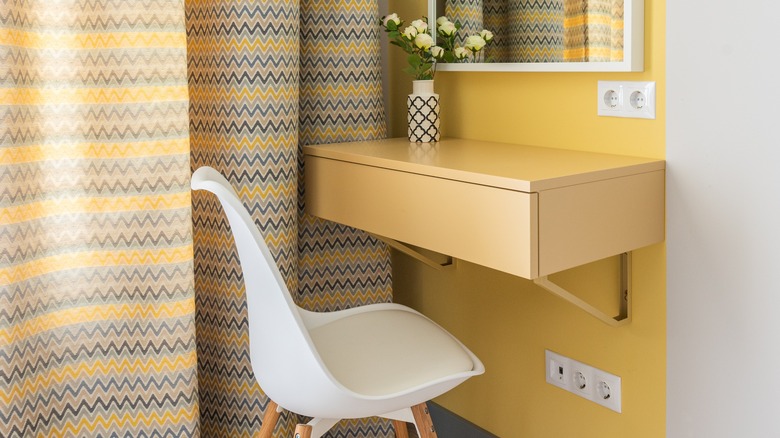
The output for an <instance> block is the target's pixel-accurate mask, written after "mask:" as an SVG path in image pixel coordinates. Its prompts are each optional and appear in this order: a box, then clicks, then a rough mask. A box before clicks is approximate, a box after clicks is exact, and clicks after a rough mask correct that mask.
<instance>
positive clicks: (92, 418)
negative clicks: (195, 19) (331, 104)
mask: <svg viewBox="0 0 780 438" xmlns="http://www.w3.org/2000/svg"><path fill="white" fill-rule="evenodd" d="M189 176H190V169H189V138H188V100H187V72H186V38H185V27H184V10H183V5H182V2H181V1H180V0H134V1H126V0H3V1H2V2H0V436H2V437H33V436H36V437H74V436H79V437H86V436H116V437H164V436H197V435H198V408H197V390H196V373H195V371H196V367H195V363H196V357H195V325H194V311H195V307H194V299H193V284H192V276H193V273H192V237H191V218H190V204H191V203H190V190H189Z"/></svg>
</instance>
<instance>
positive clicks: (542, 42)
mask: <svg viewBox="0 0 780 438" xmlns="http://www.w3.org/2000/svg"><path fill="white" fill-rule="evenodd" d="M563 1H564V0H446V7H445V11H446V13H447V16H448V17H449V18H450V19H451V20H453V21H460V22H461V24H463V28H462V29H461V32H462V33H463V32H465V34H474V33H478V32H479V31H481V30H482V29H488V30H491V31H492V32H493V34H494V35H495V40H494V42H493V44H491V45H490V46H489V47H487V49H486V52H485V58H486V59H488V60H489V61H490V62H560V61H563V48H564V41H563V23H564V16H563ZM465 23H468V25H466V24H465Z"/></svg>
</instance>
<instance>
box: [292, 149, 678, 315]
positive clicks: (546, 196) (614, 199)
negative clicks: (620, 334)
mask: <svg viewBox="0 0 780 438" xmlns="http://www.w3.org/2000/svg"><path fill="white" fill-rule="evenodd" d="M304 155H305V181H306V196H305V202H306V211H307V212H308V213H309V214H312V215H314V216H319V217H321V218H324V219H328V220H331V221H334V222H339V223H343V224H346V225H350V226H352V227H355V228H360V229H363V230H366V231H368V232H370V233H373V234H376V235H378V236H382V237H384V238H387V239H392V240H396V241H401V242H406V243H409V244H412V245H415V246H419V247H422V248H427V249H430V250H433V251H436V252H439V253H442V254H446V255H450V256H452V257H455V258H459V259H462V260H467V261H470V262H473V263H476V264H479V265H483V266H488V267H490V268H493V269H497V270H499V271H503V272H508V273H510V274H514V275H517V276H520V277H523V278H527V279H532V280H535V281H537V283H538V284H541V285H542V286H543V287H545V288H546V289H548V290H551V291H552V292H554V293H556V294H558V295H559V296H562V297H563V298H565V299H567V300H569V301H571V302H574V303H575V304H576V305H578V306H580V307H583V308H584V309H585V310H586V311H588V312H589V313H591V314H593V315H594V316H596V317H598V318H600V319H602V320H604V321H605V322H607V323H610V324H612V325H618V324H619V323H621V321H624V320H625V319H626V315H623V316H621V317H615V318H609V317H606V316H604V315H600V314H598V313H599V312H598V310H597V309H594V308H592V307H591V308H587V307H589V305H587V303H582V302H578V301H577V300H578V298H576V297H575V296H573V295H570V294H569V293H568V292H567V291H564V290H562V289H560V287H558V286H557V285H555V284H553V283H551V282H549V280H547V278H546V276H547V275H548V274H552V273H555V272H559V271H562V270H565V269H569V268H572V267H575V266H579V265H583V264H586V263H589V262H593V261H596V260H599V259H603V258H606V257H610V256H614V255H617V254H621V253H627V252H630V251H632V250H634V249H637V248H641V247H643V246H647V245H650V244H653V243H658V242H661V241H663V239H664V179H665V178H664V173H665V162H664V161H663V160H655V159H648V158H638V157H628V156H620V155H609V154H598V153H590V152H578V151H570V150H563V149H550V148H541V147H531V146H521V145H510V144H502V143H491V142H483V141H474V140H460V139H445V140H444V141H441V142H439V143H438V144H435V145H416V144H410V143H409V142H408V141H407V140H406V139H405V138H400V139H388V140H378V141H366V142H354V143H340V144H330V145H318V146H307V147H304ZM579 301H581V300H579ZM626 312H628V310H626ZM614 320H617V321H618V323H615V321H614Z"/></svg>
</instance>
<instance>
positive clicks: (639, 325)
mask: <svg viewBox="0 0 780 438" xmlns="http://www.w3.org/2000/svg"><path fill="white" fill-rule="evenodd" d="M389 3H390V11H391V12H398V13H399V14H400V15H401V17H402V18H403V19H404V20H405V21H406V22H407V23H408V22H409V21H411V20H412V19H414V18H416V17H419V16H422V15H424V13H425V10H426V9H425V3H424V2H422V1H420V0H403V1H401V0H390V1H389ZM664 26H665V2H664V1H663V0H645V28H646V34H645V71H644V72H641V73H458V72H439V73H437V75H436V79H435V80H436V82H435V86H436V91H437V92H438V93H439V94H440V95H441V115H442V130H443V133H444V135H445V137H446V136H452V137H461V138H474V139H481V140H492V141H501V142H507V143H513V144H529V145H538V146H548V147H559V148H567V149H580V150H587V151H595V152H608V153H617V154H625V155H639V156H647V157H655V158H663V157H664V154H665V145H664V141H665V140H664V138H665V128H664V127H665V104H664V103H665V99H664V90H665V77H664V75H665V65H664V62H665V61H664V59H665V53H664V32H665V27H664ZM390 51H391V68H390V70H391V71H390V74H391V77H390V82H391V88H390V90H389V92H390V94H391V98H392V104H391V106H390V107H389V108H388V111H390V112H391V113H392V114H391V120H392V123H391V133H392V134H393V135H394V136H404V135H406V121H405V99H406V95H407V94H408V93H409V92H410V91H411V78H410V77H408V76H406V75H405V74H404V73H402V72H401V69H402V68H403V66H404V62H405V58H404V56H403V54H402V53H401V51H400V50H398V49H397V48H395V47H392V48H391V50H390ZM598 80H629V81H643V80H652V81H655V82H656V86H657V93H658V102H657V106H658V108H657V118H656V119H655V120H634V119H620V118H606V117H598V116H597V115H596V85H597V81H598ZM431 220H446V218H431ZM393 262H394V287H395V295H396V300H397V301H399V302H402V303H406V304H409V305H411V306H412V307H415V308H417V309H419V310H421V311H422V312H423V313H425V314H426V315H428V316H430V317H431V318H433V319H434V320H436V321H437V322H439V323H440V324H442V325H443V326H444V327H446V328H447V329H448V330H450V331H451V332H453V334H455V335H456V336H457V337H459V338H460V339H461V340H463V341H464V343H466V344H467V345H468V346H469V347H471V348H472V349H473V350H474V352H475V353H476V354H477V355H478V356H479V357H480V358H481V359H482V360H483V362H484V363H485V366H486V368H487V372H486V374H485V375H484V376H480V377H477V378H474V379H471V380H470V381H468V382H466V383H465V384H464V385H462V386H461V387H459V388H456V389H455V390H454V391H452V392H450V393H449V394H446V395H444V396H442V397H440V398H439V399H438V400H437V402H439V403H440V404H442V405H443V406H445V407H446V408H448V409H450V410H452V411H454V412H456V413H458V414H459V415H461V416H463V417H465V418H467V419H468V420H470V421H472V422H474V423H476V424H478V425H479V426H481V427H483V428H485V429H487V430H489V431H491V432H492V433H494V434H496V435H499V436H502V437H531V438H547V437H549V438H560V437H567V438H569V437H578V438H579V437H583V438H584V437H600V438H610V437H614V438H617V437H620V438H623V437H632V438H641V437H662V436H664V435H665V397H666V395H665V385H666V380H665V379H666V372H665V363H666V342H665V338H666V331H665V330H666V295H665V294H666V292H665V250H664V246H663V245H654V246H651V247H648V248H643V249H641V250H638V251H635V252H634V269H633V287H634V305H633V310H634V317H633V322H632V323H631V324H630V325H628V326H627V327H623V328H617V329H614V328H609V327H607V326H605V325H604V324H602V323H600V322H599V321H597V320H595V319H594V318H592V317H591V316H589V315H587V314H585V313H584V312H582V311H581V310H579V309H577V308H575V307H573V306H571V305H570V304H568V303H566V302H564V301H563V300H561V299H559V298H556V297H554V296H553V295H551V294H549V293H547V292H545V291H543V290H542V289H539V288H537V287H536V286H534V285H533V284H532V283H531V282H529V281H526V280H523V279H520V278H517V277H513V276H510V275H507V274H503V273H500V272H497V271H493V270H490V269H487V268H484V267H480V266H476V265H473V264H469V263H464V262H459V264H458V267H457V269H455V270H451V271H444V272H436V271H434V270H432V269H430V268H428V267H426V266H424V265H422V264H420V263H418V262H415V261H413V260H411V259H410V258H408V257H406V256H403V255H394V260H393ZM616 264H617V262H616V260H612V259H610V260H606V261H603V262H599V263H595V264H591V265H587V266H584V267H580V268H577V269H575V270H571V271H567V272H564V273H561V274H558V276H557V277H556V279H557V280H558V281H559V282H560V283H562V284H566V285H569V286H570V288H571V289H572V290H576V291H582V293H583V296H587V297H588V299H590V300H593V301H594V302H596V303H599V304H600V305H607V306H608V305H609V304H610V300H614V295H615V293H616V292H615V291H616V288H617V285H616V282H615V281H614V278H613V277H614V272H615V271H616ZM605 303H606V304H605ZM606 308H608V307H606ZM545 349H550V350H553V351H556V352H558V353H561V354H564V355H566V356H569V357H572V358H574V359H576V360H579V361H581V362H585V363H588V364H591V365H593V366H595V367H598V368H601V369H604V370H607V371H609V372H612V373H615V374H617V375H619V376H621V377H622V378H623V413H622V414H617V413H614V412H612V411H609V410H607V409H605V408H602V407H600V406H598V405H596V404H594V403H591V402H588V401H585V400H584V399H581V398H579V397H577V396H574V395H572V394H569V393H566V392H564V391H562V390H560V389H558V388H556V387H553V386H552V385H549V384H547V383H545V381H544V350H545Z"/></svg>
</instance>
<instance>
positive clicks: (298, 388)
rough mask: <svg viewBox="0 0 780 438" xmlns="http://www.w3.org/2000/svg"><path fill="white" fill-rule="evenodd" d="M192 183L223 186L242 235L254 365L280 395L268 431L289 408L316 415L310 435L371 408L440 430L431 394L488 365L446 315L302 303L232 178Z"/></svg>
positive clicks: (399, 421) (303, 432) (220, 194)
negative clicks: (430, 411) (323, 308)
mask: <svg viewBox="0 0 780 438" xmlns="http://www.w3.org/2000/svg"><path fill="white" fill-rule="evenodd" d="M192 188H193V190H207V191H209V192H212V193H213V194H215V195H217V198H218V199H219V201H220V203H221V204H222V207H223V208H224V210H225V213H226V215H227V218H228V221H229V222H230V227H231V229H232V232H233V236H234V238H235V241H236V247H237V249H238V254H239V258H240V262H241V269H242V270H243V273H244V283H245V286H246V299H247V314H248V325H249V327H248V330H249V348H250V359H251V363H252V370H253V371H254V374H255V377H256V378H257V381H258V383H259V384H260V387H261V388H262V389H263V391H264V392H265V393H266V395H268V397H269V398H270V399H271V405H269V407H268V409H267V411H266V414H265V418H264V420H263V424H262V428H261V431H260V436H261V437H270V436H271V432H272V431H273V428H274V427H275V425H276V421H277V420H278V417H279V412H280V411H281V410H282V409H287V410H289V411H292V412H295V413H297V414H301V415H303V416H307V417H313V418H314V419H313V420H311V421H310V422H309V423H308V424H307V425H299V428H297V429H296V435H298V434H299V433H300V436H311V437H314V438H318V437H320V436H322V435H323V434H324V433H325V432H327V431H328V430H329V429H330V428H331V427H333V425H335V424H336V423H337V422H338V421H339V420H341V419H347V418H363V417H369V416H379V417H384V418H388V419H391V420H394V425H395V428H396V435H397V436H406V425H405V423H404V422H412V423H414V424H415V427H417V430H418V434H419V435H420V436H421V437H432V436H436V434H435V431H433V430H432V427H431V426H430V425H429V424H430V418H429V417H427V408H426V405H425V402H426V401H427V400H430V399H432V398H434V397H436V396H438V395H441V394H443V393H445V392H447V391H449V390H450V389H452V388H454V387H455V386H457V385H459V384H460V383H462V382H463V381H465V380H466V379H468V378H469V377H471V376H475V375H479V374H482V373H483V372H484V370H485V368H484V366H483V365H482V362H480V360H479V359H478V358H477V357H476V356H475V355H474V354H473V353H472V352H471V351H469V350H468V349H467V348H466V347H465V346H464V345H463V344H461V343H460V342H459V341H458V340H457V339H455V338H454V337H453V336H452V335H450V334H449V333H448V332H447V331H445V330H444V329H443V328H441V327H440V326H438V325H437V324H436V323H434V322H433V321H431V320H430V319H428V318H426V317H425V316H423V315H422V314H420V313H419V312H417V311H415V310H413V309H410V308H408V307H406V306H402V305H400V304H390V303H384V304H372V305H366V306H361V307H356V308H352V309H348V310H341V311H336V312H326V313H317V312H310V311H307V310H305V309H302V308H300V307H298V306H297V305H296V304H295V303H294V302H293V299H292V297H291V296H290V293H289V291H288V290H287V286H286V284H285V282H284V280H283V279H282V276H281V274H280V273H279V269H278V268H277V266H276V263H275V262H274V260H273V258H272V256H271V253H270V252H269V250H268V247H267V246H266V244H265V241H264V240H263V237H262V236H261V235H260V232H259V230H258V229H257V226H255V224H254V222H253V221H252V219H251V217H250V216H249V213H248V212H247V210H246V209H245V208H244V206H243V204H242V203H241V201H240V200H239V199H238V197H237V195H236V192H235V191H234V190H233V188H232V187H231V186H230V184H229V183H228V181H227V180H226V179H225V178H224V177H223V176H222V175H221V174H219V172H217V171H216V170H214V169H213V168H210V167H201V168H199V169H198V170H196V171H195V172H194V174H193V175H192ZM412 408H414V409H412ZM421 423H426V424H427V425H425V427H423V424H421Z"/></svg>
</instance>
